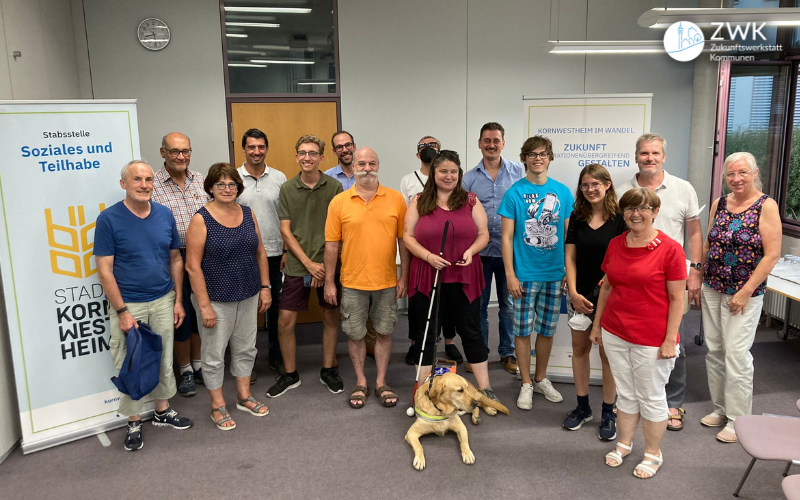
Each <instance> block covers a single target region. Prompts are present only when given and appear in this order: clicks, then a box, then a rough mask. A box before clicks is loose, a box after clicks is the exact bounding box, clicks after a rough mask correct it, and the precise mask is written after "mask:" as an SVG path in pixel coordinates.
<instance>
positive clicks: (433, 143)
mask: <svg viewBox="0 0 800 500" xmlns="http://www.w3.org/2000/svg"><path fill="white" fill-rule="evenodd" d="M425 148H431V149H434V150H436V152H437V153H438V152H439V143H437V142H436V141H431V142H420V143H419V144H417V151H422V150H423V149H425Z"/></svg>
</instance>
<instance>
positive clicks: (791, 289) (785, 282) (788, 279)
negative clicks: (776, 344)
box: [767, 269, 800, 340]
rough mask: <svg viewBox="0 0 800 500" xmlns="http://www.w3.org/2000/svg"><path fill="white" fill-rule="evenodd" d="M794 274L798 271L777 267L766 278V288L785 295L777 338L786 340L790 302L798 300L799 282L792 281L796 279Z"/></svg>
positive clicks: (790, 309) (799, 292)
mask: <svg viewBox="0 0 800 500" xmlns="http://www.w3.org/2000/svg"><path fill="white" fill-rule="evenodd" d="M789 273H791V275H792V276H790V274H789ZM794 274H800V273H798V272H794V273H792V272H791V271H788V272H787V271H785V270H782V269H778V270H773V271H772V274H770V275H769V277H768V278H767V290H770V291H772V292H775V293H777V294H779V295H783V296H784V297H786V310H785V311H784V321H783V330H782V331H781V332H780V333H778V338H779V339H781V340H786V339H787V338H789V318H790V316H789V314H790V313H791V312H792V302H794V301H798V302H800V283H797V282H796V281H794V280H796V279H797V277H795V276H793V275H794Z"/></svg>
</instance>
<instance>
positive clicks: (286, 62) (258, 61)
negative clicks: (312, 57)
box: [250, 59, 316, 64]
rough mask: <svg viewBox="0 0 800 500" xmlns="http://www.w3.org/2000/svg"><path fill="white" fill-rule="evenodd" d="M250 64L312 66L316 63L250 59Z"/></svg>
mask: <svg viewBox="0 0 800 500" xmlns="http://www.w3.org/2000/svg"><path fill="white" fill-rule="evenodd" d="M250 62H251V63H256V64H314V63H315V62H316V61H288V60H281V59H250Z"/></svg>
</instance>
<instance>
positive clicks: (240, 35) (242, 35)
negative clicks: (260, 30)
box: [225, 33, 247, 38]
mask: <svg viewBox="0 0 800 500" xmlns="http://www.w3.org/2000/svg"><path fill="white" fill-rule="evenodd" d="M225 36H227V37H228V38H247V35H246V34H244V33H225Z"/></svg>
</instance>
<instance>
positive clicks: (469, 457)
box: [461, 450, 475, 465]
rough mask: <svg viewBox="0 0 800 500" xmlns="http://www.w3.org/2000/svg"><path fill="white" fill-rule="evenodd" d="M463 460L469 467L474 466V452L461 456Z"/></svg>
mask: <svg viewBox="0 0 800 500" xmlns="http://www.w3.org/2000/svg"><path fill="white" fill-rule="evenodd" d="M461 460H463V461H464V463H465V464H467V465H472V464H474V463H475V455H473V454H472V451H471V450H470V451H468V452H466V453H462V454H461Z"/></svg>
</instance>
